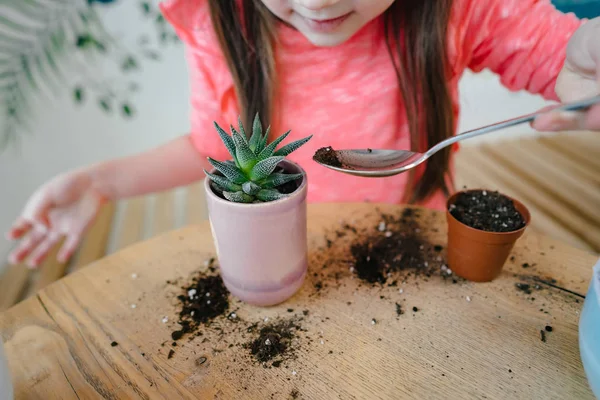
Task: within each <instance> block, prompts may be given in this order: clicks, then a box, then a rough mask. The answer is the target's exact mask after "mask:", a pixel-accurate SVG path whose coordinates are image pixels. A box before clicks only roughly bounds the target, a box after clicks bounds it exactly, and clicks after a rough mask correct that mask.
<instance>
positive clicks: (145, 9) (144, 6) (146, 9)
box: [140, 1, 150, 15]
mask: <svg viewBox="0 0 600 400" xmlns="http://www.w3.org/2000/svg"><path fill="white" fill-rule="evenodd" d="M140 5H141V7H142V11H143V12H144V14H146V15H148V14H150V3H149V2H147V1H142V2H141V3H140Z"/></svg>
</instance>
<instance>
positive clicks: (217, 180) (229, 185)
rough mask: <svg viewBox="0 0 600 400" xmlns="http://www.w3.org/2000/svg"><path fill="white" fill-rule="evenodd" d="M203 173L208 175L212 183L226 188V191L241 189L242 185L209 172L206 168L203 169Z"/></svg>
mask: <svg viewBox="0 0 600 400" xmlns="http://www.w3.org/2000/svg"><path fill="white" fill-rule="evenodd" d="M204 173H205V174H206V176H208V177H209V178H210V180H211V181H212V182H213V183H215V184H217V185H219V186H220V187H221V188H223V190H226V191H228V192H239V191H240V190H242V186H240V185H237V184H235V183H233V182H231V181H230V180H227V178H225V177H223V176H219V175H215V174H211V173H210V172H208V171H207V170H204Z"/></svg>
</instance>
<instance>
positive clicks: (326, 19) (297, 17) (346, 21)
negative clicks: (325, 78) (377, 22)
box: [262, 0, 394, 46]
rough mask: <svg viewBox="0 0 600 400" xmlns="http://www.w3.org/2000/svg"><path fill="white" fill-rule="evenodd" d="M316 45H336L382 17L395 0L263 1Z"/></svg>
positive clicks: (274, 12)
mask: <svg viewBox="0 0 600 400" xmlns="http://www.w3.org/2000/svg"><path fill="white" fill-rule="evenodd" d="M262 2H263V3H264V4H265V6H266V7H267V8H268V9H269V10H271V12H272V13H273V14H275V15H276V16H277V17H278V18H280V19H281V20H283V21H284V22H287V23H288V24H290V25H291V26H293V27H294V28H296V29H297V30H298V31H300V32H301V33H302V34H304V36H306V38H307V39H308V40H309V41H310V42H311V43H313V44H314V45H315V46H336V45H338V44H340V43H343V42H345V41H346V40H348V39H349V38H350V37H352V35H354V34H355V33H356V32H358V31H359V30H360V29H361V28H362V27H363V26H365V25H366V24H367V23H369V22H370V21H371V20H373V19H374V18H376V17H378V16H379V15H381V14H382V13H383V12H384V11H385V10H386V9H387V8H388V7H389V6H390V5H391V4H392V3H393V2H394V0H262Z"/></svg>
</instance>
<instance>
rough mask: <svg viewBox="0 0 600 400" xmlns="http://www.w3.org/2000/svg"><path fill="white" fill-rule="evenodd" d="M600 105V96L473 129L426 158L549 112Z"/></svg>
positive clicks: (444, 144) (442, 145)
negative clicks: (457, 143)
mask: <svg viewBox="0 0 600 400" xmlns="http://www.w3.org/2000/svg"><path fill="white" fill-rule="evenodd" d="M599 103H600V96H595V97H591V98H589V99H585V100H581V101H576V102H573V103H566V104H563V105H560V106H556V107H552V108H551V109H548V110H544V111H538V112H535V113H532V114H527V115H523V116H522V117H517V118H513V119H509V120H506V121H502V122H497V123H495V124H492V125H487V126H484V127H482V128H477V129H473V130H471V131H466V132H463V133H460V134H458V135H455V136H452V137H450V138H448V139H446V140H443V141H441V142H439V143H438V144H436V145H435V146H433V147H432V148H430V149H429V150H428V151H427V152H426V153H425V156H426V157H431V156H432V155H433V154H435V153H437V152H438V151H439V150H441V149H443V148H444V147H446V146H449V145H451V144H453V143H456V142H458V141H460V140H464V139H470V138H472V137H475V136H479V135H483V134H486V133H490V132H495V131H497V130H500V129H504V128H510V127H511V126H515V125H519V124H524V123H526V122H531V121H533V120H534V119H536V118H537V117H539V116H540V115H542V114H546V113H549V112H555V111H579V110H583V109H586V108H589V107H591V106H593V105H594V104H599Z"/></svg>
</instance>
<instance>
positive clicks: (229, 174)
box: [208, 157, 248, 185]
mask: <svg viewBox="0 0 600 400" xmlns="http://www.w3.org/2000/svg"><path fill="white" fill-rule="evenodd" d="M208 162H210V163H211V164H212V166H213V167H215V168H216V169H217V171H219V172H220V173H222V174H223V175H225V177H226V178H227V179H229V180H230V181H231V182H233V183H237V184H240V185H241V184H242V183H244V182H246V181H247V180H248V178H246V176H244V174H243V173H242V172H241V171H240V170H239V169H237V168H236V167H234V166H232V165H231V164H227V163H224V162H221V161H217V160H214V159H212V158H210V157H208Z"/></svg>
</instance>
